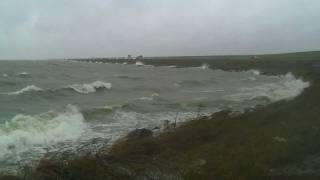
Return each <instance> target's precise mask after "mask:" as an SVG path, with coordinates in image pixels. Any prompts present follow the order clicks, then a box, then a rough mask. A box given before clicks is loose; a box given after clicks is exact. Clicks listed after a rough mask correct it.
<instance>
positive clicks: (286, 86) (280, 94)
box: [225, 73, 310, 102]
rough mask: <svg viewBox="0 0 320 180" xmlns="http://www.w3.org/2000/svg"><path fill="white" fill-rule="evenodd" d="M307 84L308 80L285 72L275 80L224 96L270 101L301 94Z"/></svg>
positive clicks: (242, 99) (237, 99) (234, 99)
mask: <svg viewBox="0 0 320 180" xmlns="http://www.w3.org/2000/svg"><path fill="white" fill-rule="evenodd" d="M309 86H310V83H309V82H305V81H303V80H302V79H297V78H296V77H295V76H294V75H293V74H292V73H287V74H286V75H282V76H278V81H277V82H274V83H265V84H262V85H258V86H254V87H249V88H241V89H239V90H238V93H235V94H231V95H228V96H226V97H225V98H226V99H228V100H231V101H244V100H252V99H255V98H259V97H266V98H268V99H269V100H270V101H271V102H275V101H279V100H290V99H292V98H294V97H296V96H298V95H299V94H301V93H302V91H303V90H304V89H305V88H307V87H309Z"/></svg>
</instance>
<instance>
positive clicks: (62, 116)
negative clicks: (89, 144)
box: [0, 105, 86, 159]
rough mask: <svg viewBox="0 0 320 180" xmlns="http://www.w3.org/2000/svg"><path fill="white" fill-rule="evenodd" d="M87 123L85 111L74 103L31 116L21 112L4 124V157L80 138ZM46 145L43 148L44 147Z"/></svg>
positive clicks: (0, 144)
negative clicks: (83, 113) (81, 111)
mask: <svg viewBox="0 0 320 180" xmlns="http://www.w3.org/2000/svg"><path fill="white" fill-rule="evenodd" d="M85 127H86V124H85V122H84V117H83V115H82V114H81V113H80V112H79V110H78V109H77V108H76V107H75V106H72V105H68V106H67V109H66V111H65V112H63V113H57V112H54V111H49V112H47V113H43V114H39V115H35V116H30V115H23V114H18V115H16V116H15V117H13V118H12V119H11V120H10V121H7V122H6V123H4V124H0V158H1V159H2V157H4V156H7V155H10V154H12V153H22V152H25V151H27V150H29V149H30V148H34V147H38V148H39V147H40V149H42V150H44V148H45V147H47V146H50V145H53V144H55V143H58V142H62V141H66V140H75V139H77V138H79V137H80V136H81V134H82V132H83V131H84V129H85ZM41 147H43V148H41Z"/></svg>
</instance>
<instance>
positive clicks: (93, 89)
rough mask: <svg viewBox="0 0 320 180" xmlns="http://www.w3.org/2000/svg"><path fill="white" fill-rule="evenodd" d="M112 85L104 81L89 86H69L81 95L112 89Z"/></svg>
mask: <svg viewBox="0 0 320 180" xmlns="http://www.w3.org/2000/svg"><path fill="white" fill-rule="evenodd" d="M111 87H112V85H111V83H106V82H102V81H95V82H93V83H89V84H74V85H71V86H69V88H71V89H73V90H74V91H76V92H78V93H81V94H89V93H94V92H96V91H97V89H111Z"/></svg>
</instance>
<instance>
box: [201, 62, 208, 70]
mask: <svg viewBox="0 0 320 180" xmlns="http://www.w3.org/2000/svg"><path fill="white" fill-rule="evenodd" d="M200 68H201V69H209V68H210V65H209V64H207V63H203V64H202V65H201V66H200Z"/></svg>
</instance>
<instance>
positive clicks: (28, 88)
mask: <svg viewBox="0 0 320 180" xmlns="http://www.w3.org/2000/svg"><path fill="white" fill-rule="evenodd" d="M37 91H43V89H41V88H39V87H37V86H35V85H30V86H26V87H24V88H22V89H21V90H19V91H15V92H11V93H8V95H19V94H26V93H30V92H37Z"/></svg>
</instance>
